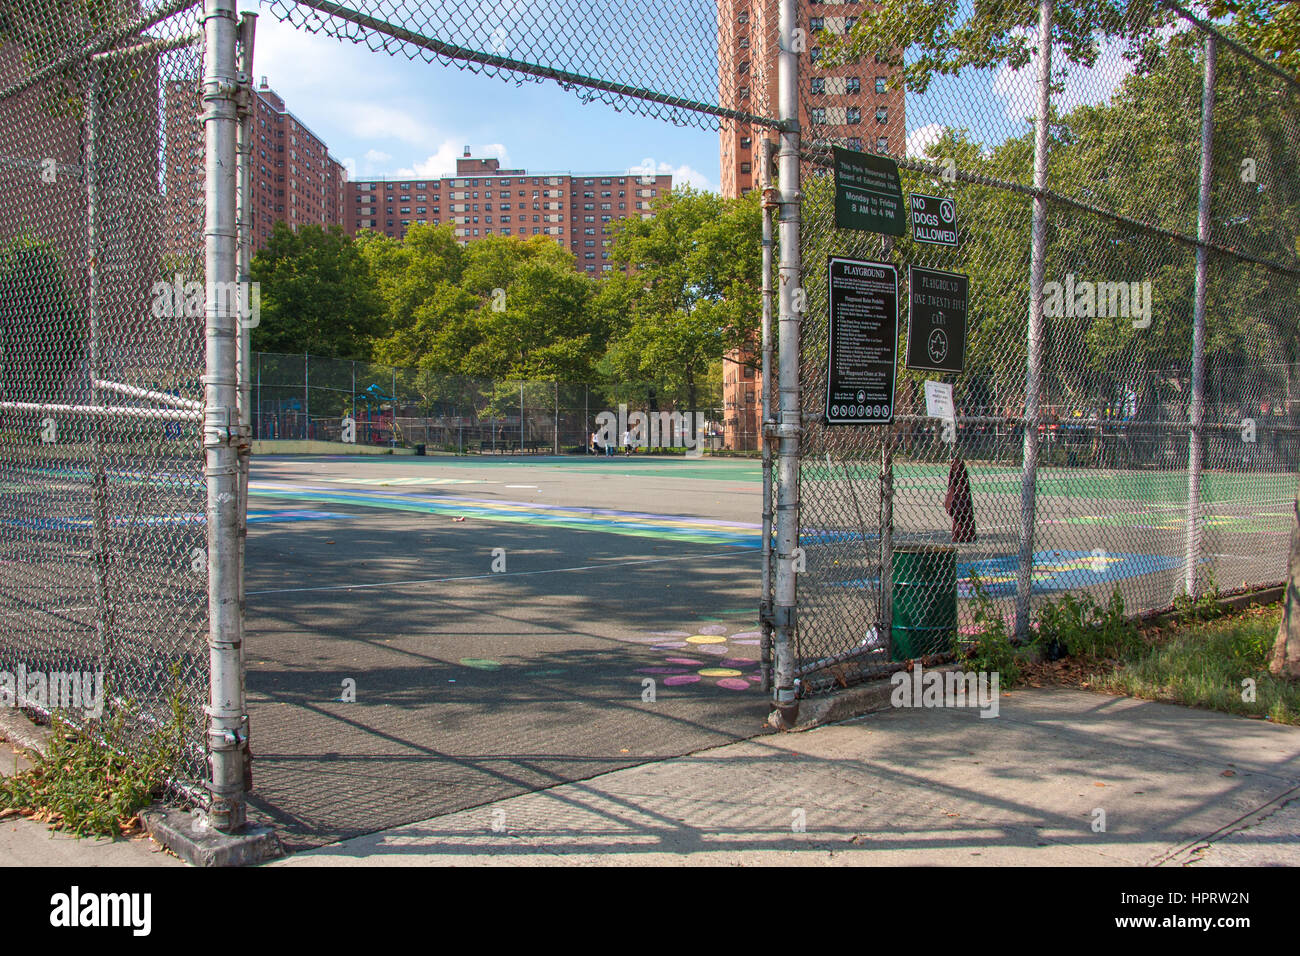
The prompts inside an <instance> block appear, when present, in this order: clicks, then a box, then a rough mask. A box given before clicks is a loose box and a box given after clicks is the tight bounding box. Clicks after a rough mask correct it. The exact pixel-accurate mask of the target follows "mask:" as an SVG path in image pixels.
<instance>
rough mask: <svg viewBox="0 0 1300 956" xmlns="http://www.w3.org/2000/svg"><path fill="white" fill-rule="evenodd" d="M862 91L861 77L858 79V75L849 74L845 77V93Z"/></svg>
mask: <svg viewBox="0 0 1300 956" xmlns="http://www.w3.org/2000/svg"><path fill="white" fill-rule="evenodd" d="M861 91H862V81H861V80H860V79H858V78H857V77H856V76H848V77H845V78H844V92H845V93H860V92H861Z"/></svg>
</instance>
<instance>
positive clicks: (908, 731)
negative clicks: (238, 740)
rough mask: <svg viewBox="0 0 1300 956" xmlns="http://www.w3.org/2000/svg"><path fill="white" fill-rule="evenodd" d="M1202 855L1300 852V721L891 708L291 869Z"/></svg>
mask: <svg viewBox="0 0 1300 956" xmlns="http://www.w3.org/2000/svg"><path fill="white" fill-rule="evenodd" d="M1098 810H1102V811H1104V812H1105V830H1104V832H1094V829H1093V826H1094V821H1097V822H1100V815H1099V814H1098V813H1097V811H1098ZM801 825H802V826H801ZM1198 862H1201V863H1208V864H1233V865H1245V864H1253V865H1261V864H1275V865H1277V864H1281V865H1292V866H1294V865H1300V728H1294V727H1281V726H1274V725H1272V724H1270V723H1267V722H1264V721H1253V720H1246V719H1244V718H1238V717H1230V716H1225V715H1222V714H1216V713H1211V712H1208V711H1197V710H1191V709H1188V708H1184V707H1178V706H1173V705H1169V704H1156V703H1150V702H1146V701H1140V700H1132V699H1128V698H1115V697H1105V696H1101V695H1097V694H1091V693H1087V692H1084V691H1075V690H1067V689H1044V690H1025V691H1016V692H1013V693H1011V694H1009V695H1005V696H1004V697H1003V699H1002V708H1001V715H1000V716H999V717H997V718H994V719H981V718H980V717H979V716H978V712H977V711H975V710H957V709H938V710H908V711H901V710H893V711H888V712H884V713H879V714H874V715H870V716H867V717H863V718H859V719H857V720H854V721H851V722H849V723H844V724H839V725H836V726H830V727H823V728H820V729H817V730H813V731H810V732H808V733H803V734H790V735H782V736H768V737H763V738H758V739H755V740H750V741H746V742H742V743H737V744H731V745H727V746H723V747H718V748H715V749H712V750H707V751H701V752H699V753H696V754H693V755H690V756H687V757H681V758H677V759H672V760H665V761H662V762H659V763H654V764H646V765H642V766H638V767H632V768H629V769H626V770H620V771H616V772H613V773H609V774H605V775H603V776H600V777H596V778H594V779H591V780H587V781H584V782H581V783H572V784H565V785H562V786H557V787H554V788H552V789H549V790H544V791H538V792H534V793H530V794H526V795H523V796H518V797H513V798H510V799H506V800H501V801H499V802H496V803H492V804H489V805H486V806H483V807H479V808H476V809H473V810H466V811H462V812H458V813H453V814H449V815H445V816H441V817H437V818H434V819H432V820H427V821H424V822H422V823H415V824H410V825H408V826H402V827H397V828H394V829H391V830H387V831H385V832H381V833H375V834H371V835H369V836H365V837H360V838H357V839H354V840H349V841H347V842H344V843H339V844H335V845H332V846H326V847H321V848H320V849H316V850H310V851H306V852H303V853H299V854H296V855H294V856H292V857H289V858H287V859H285V860H281V861H279V862H278V863H276V864H273V865H280V866H353V865H395V866H415V865H424V864H462V865H464V864H498V865H500V864H504V865H511V864H531V865H538V864H542V865H557V864H605V865H624V866H626V865H637V864H691V865H701V864H704V865H709V864H712V865H743V864H751V865H753V864H764V865H768V864H826V863H835V864H870V865H881V864H890V865H899V864H925V865H935V864H939V865H965V864H976V865H990V864H992V865H1024V864H1034V865H1158V864H1174V865H1177V864H1185V863H1198Z"/></svg>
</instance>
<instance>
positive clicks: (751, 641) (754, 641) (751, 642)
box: [731, 637, 759, 646]
mask: <svg viewBox="0 0 1300 956" xmlns="http://www.w3.org/2000/svg"><path fill="white" fill-rule="evenodd" d="M731 643H733V644H748V645H751V646H753V645H756V644H758V643H759V639H758V638H752V639H751V638H744V639H743V640H739V639H737V638H734V637H733V638H732V639H731Z"/></svg>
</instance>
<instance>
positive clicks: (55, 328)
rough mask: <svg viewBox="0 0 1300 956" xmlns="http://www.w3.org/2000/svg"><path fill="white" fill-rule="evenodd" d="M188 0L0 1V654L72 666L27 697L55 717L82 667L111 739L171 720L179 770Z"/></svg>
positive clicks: (197, 397)
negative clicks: (65, 687)
mask: <svg viewBox="0 0 1300 956" xmlns="http://www.w3.org/2000/svg"><path fill="white" fill-rule="evenodd" d="M193 6H194V5H193V4H192V3H174V2H173V3H165V4H162V3H154V4H140V3H137V2H126V0H113V2H105V3H97V4H91V5H83V4H74V5H70V4H67V3H59V2H53V0H40V2H34V3H27V4H22V5H18V4H9V5H8V6H7V7H6V9H5V10H4V11H3V12H0V670H3V671H6V672H8V673H10V674H14V673H15V672H16V671H18V669H19V668H25V669H26V670H27V671H28V672H42V673H44V674H45V675H46V676H47V678H48V677H49V676H50V675H54V674H60V675H61V674H74V673H75V674H76V675H78V677H79V678H81V681H82V683H83V686H82V697H83V700H82V701H81V702H72V701H70V700H69V699H68V698H67V697H64V696H63V695H61V694H60V693H55V692H54V690H53V684H52V683H51V684H47V685H46V693H45V694H44V695H43V696H44V698H45V699H44V700H41V699H35V698H32V697H29V700H28V702H29V704H30V705H31V707H32V708H33V709H34V710H37V711H44V712H47V713H48V712H50V711H54V710H57V709H62V708H66V707H69V706H70V709H69V710H68V714H69V716H70V717H73V718H79V717H81V716H82V715H84V714H85V712H86V711H87V710H88V709H93V708H90V707H86V706H83V705H84V704H85V703H86V702H87V701H89V699H90V694H89V692H90V688H91V687H93V686H94V678H95V677H96V676H102V678H103V690H104V695H105V697H104V699H103V703H104V705H105V713H106V714H107V715H108V716H110V717H115V718H121V719H123V720H124V721H125V722H126V724H127V726H128V728H129V731H130V733H129V739H128V740H125V741H123V742H122V743H123V745H125V746H139V747H141V748H145V747H147V746H151V743H150V742H151V741H156V739H157V737H156V735H155V731H159V730H162V729H167V728H170V730H169V734H170V733H171V732H172V731H174V732H175V733H176V734H177V735H178V736H177V737H173V736H169V737H168V739H169V740H173V741H175V740H179V749H180V753H179V754H178V755H175V756H174V757H173V762H172V765H171V770H172V776H173V780H174V783H176V784H177V786H178V787H180V788H185V787H187V786H188V785H190V784H193V783H195V782H197V781H201V780H202V779H204V778H205V776H206V771H205V752H204V741H203V734H202V706H203V704H204V702H205V701H206V699H207V694H208V674H207V670H208V648H207V640H206V634H207V578H206V558H205V541H206V532H205V525H204V505H205V500H206V496H205V491H204V482H203V466H202V457H201V415H202V400H203V394H202V387H201V384H200V380H201V376H202V375H203V370H204V345H203V325H204V317H203V311H204V305H203V304H204V294H203V291H202V290H203V286H202V282H203V274H202V235H201V228H202V226H201V224H202V219H203V193H202V189H201V184H202V167H203V161H202V145H203V144H202V138H201V130H200V128H199V126H198V124H197V120H196V119H195V118H196V117H197V115H198V113H199V112H200V109H201V103H200V96H199V80H200V77H201V72H202V71H201V59H202V42H201V37H200V24H199V16H198V12H197V11H196V10H195V9H192V7H193ZM196 217H197V218H196ZM195 221H197V222H198V224H199V226H198V229H197V230H196V229H193V228H185V224H192V223H194V222H195ZM87 684H89V686H86V685H87ZM20 692H21V689H20Z"/></svg>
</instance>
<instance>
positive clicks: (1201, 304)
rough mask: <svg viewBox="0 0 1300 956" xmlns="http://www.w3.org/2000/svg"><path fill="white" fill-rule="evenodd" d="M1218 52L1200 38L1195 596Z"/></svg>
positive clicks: (1190, 533) (1192, 522)
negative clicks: (1202, 59) (1202, 69)
mask: <svg viewBox="0 0 1300 956" xmlns="http://www.w3.org/2000/svg"><path fill="white" fill-rule="evenodd" d="M1217 53H1218V49H1217V47H1216V45H1215V39H1214V34H1213V33H1207V34H1206V35H1205V81H1204V86H1203V87H1202V89H1201V186H1200V189H1201V192H1200V196H1199V198H1198V201H1197V206H1196V239H1197V242H1198V243H1199V244H1198V245H1197V247H1196V293H1195V295H1196V299H1195V305H1194V306H1193V312H1192V394H1191V398H1190V404H1189V408H1188V428H1187V552H1186V558H1185V561H1186V567H1185V569H1184V573H1183V591H1184V592H1185V593H1186V594H1187V596H1188V597H1196V590H1197V581H1196V577H1197V575H1196V571H1197V567H1196V566H1197V562H1198V561H1199V560H1200V557H1201V461H1202V458H1203V457H1204V442H1205V434H1204V425H1205V291H1206V280H1207V275H1206V272H1207V269H1208V267H1209V261H1208V260H1209V250H1208V249H1207V248H1206V247H1205V243H1206V242H1208V241H1209V239H1210V176H1211V173H1212V166H1213V159H1214V157H1213V140H1214V72H1215V61H1216V59H1217Z"/></svg>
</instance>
